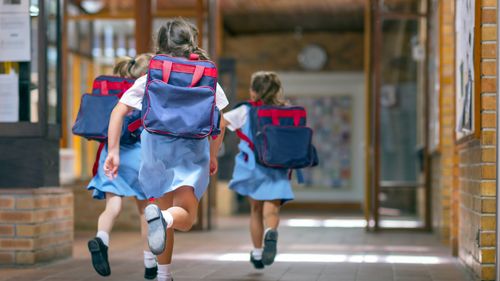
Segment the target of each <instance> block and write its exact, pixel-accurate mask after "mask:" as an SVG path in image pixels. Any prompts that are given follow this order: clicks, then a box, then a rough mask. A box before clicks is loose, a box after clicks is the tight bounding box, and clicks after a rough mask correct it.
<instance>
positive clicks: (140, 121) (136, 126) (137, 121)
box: [127, 119, 142, 132]
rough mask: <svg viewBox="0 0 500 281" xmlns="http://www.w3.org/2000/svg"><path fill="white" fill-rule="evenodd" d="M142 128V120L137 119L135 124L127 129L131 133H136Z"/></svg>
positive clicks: (131, 124) (129, 125)
mask: <svg viewBox="0 0 500 281" xmlns="http://www.w3.org/2000/svg"><path fill="white" fill-rule="evenodd" d="M141 126H142V119H137V120H135V121H134V122H132V123H130V124H128V126H127V129H128V131H129V132H135V131H136V130H137V129H139V128H140V127H141Z"/></svg>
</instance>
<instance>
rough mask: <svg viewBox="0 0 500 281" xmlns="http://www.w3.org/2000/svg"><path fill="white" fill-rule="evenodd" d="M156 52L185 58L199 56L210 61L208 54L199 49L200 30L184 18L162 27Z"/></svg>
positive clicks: (167, 22) (157, 38)
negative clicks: (192, 55) (193, 55)
mask: <svg viewBox="0 0 500 281" xmlns="http://www.w3.org/2000/svg"><path fill="white" fill-rule="evenodd" d="M156 52H157V53H158V54H167V55H170V56H173V57H184V58H189V55H191V54H197V55H198V56H199V57H200V59H202V60H208V59H209V57H208V54H207V52H206V51H205V50H203V49H201V48H200V47H198V29H197V28H196V27H195V26H194V25H193V24H191V23H190V22H188V21H186V20H185V19H183V18H175V19H171V20H168V21H166V22H165V23H164V24H163V25H162V26H161V27H160V29H159V30H158V34H157V36H156Z"/></svg>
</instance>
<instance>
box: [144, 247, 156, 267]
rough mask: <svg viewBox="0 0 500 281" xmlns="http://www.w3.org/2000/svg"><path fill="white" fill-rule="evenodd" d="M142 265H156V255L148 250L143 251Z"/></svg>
mask: <svg viewBox="0 0 500 281" xmlns="http://www.w3.org/2000/svg"><path fill="white" fill-rule="evenodd" d="M144 266H145V267H146V268H153V267H155V266H156V256H155V255H154V254H153V253H151V252H150V251H144Z"/></svg>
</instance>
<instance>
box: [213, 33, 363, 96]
mask: <svg viewBox="0 0 500 281" xmlns="http://www.w3.org/2000/svg"><path fill="white" fill-rule="evenodd" d="M363 40H364V35H363V33H361V32H359V33H355V32H343V33H332V32H329V33H327V32H315V33H304V34H302V35H296V34H293V33H289V34H286V33H285V34H283V33H281V34H258V35H243V36H236V37H230V36H226V37H225V38H224V50H223V56H224V57H231V58H234V59H236V61H237V62H236V71H237V80H238V89H237V90H238V92H237V93H238V97H239V98H240V99H245V98H248V88H249V86H250V76H251V75H252V73H253V72H255V71H258V70H275V71H301V70H302V69H301V68H300V65H299V64H298V62H297V61H298V60H297V56H298V55H299V53H300V51H301V50H302V48H304V47H305V46H306V45H307V44H318V45H320V46H322V47H323V48H324V49H325V50H326V52H327V55H328V62H327V64H326V66H325V68H324V71H362V70H363V56H364V41H363ZM285 92H286V89H285Z"/></svg>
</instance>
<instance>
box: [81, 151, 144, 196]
mask: <svg viewBox="0 0 500 281" xmlns="http://www.w3.org/2000/svg"><path fill="white" fill-rule="evenodd" d="M107 156H108V145H107V144H106V145H105V146H104V148H103V150H102V152H101V155H100V158H99V168H98V169H97V174H96V175H95V176H94V177H93V178H92V180H91V181H90V183H89V185H88V186H87V189H88V190H92V191H93V193H92V196H93V197H94V198H95V199H104V198H105V197H106V194H105V193H106V192H110V193H113V194H116V195H118V196H125V197H131V196H134V197H135V198H137V199H139V200H145V199H147V197H146V196H145V195H144V192H142V189H141V187H140V184H139V178H138V175H139V167H140V162H141V144H140V143H139V142H136V143H134V144H121V145H120V167H119V168H118V176H117V177H116V178H115V179H113V180H111V179H110V178H108V177H107V176H106V175H105V174H104V162H105V161H106V157H107Z"/></svg>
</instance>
